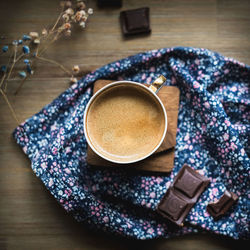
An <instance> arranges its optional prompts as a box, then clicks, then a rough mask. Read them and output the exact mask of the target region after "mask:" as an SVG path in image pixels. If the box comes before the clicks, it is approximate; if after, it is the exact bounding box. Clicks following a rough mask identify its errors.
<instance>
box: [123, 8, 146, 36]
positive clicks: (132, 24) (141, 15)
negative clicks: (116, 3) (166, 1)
mask: <svg viewBox="0 0 250 250" xmlns="http://www.w3.org/2000/svg"><path fill="white" fill-rule="evenodd" d="M120 21H121V27H122V32H123V34H124V35H125V36H126V35H133V34H139V33H149V32H150V31H151V29H150V22H149V8H148V7H145V8H140V9H133V10H125V11H122V12H121V13H120Z"/></svg>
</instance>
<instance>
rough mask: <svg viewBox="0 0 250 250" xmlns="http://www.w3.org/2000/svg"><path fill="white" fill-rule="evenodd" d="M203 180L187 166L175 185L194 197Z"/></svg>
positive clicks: (190, 196)
mask: <svg viewBox="0 0 250 250" xmlns="http://www.w3.org/2000/svg"><path fill="white" fill-rule="evenodd" d="M202 183H203V181H202V180H201V179H200V178H198V177H197V176H196V175H194V174H193V173H191V172H190V169H188V168H185V169H184V171H183V173H182V175H181V176H180V177H179V178H177V179H176V181H175V183H174V187H175V188H177V189H179V190H180V191H181V192H183V193H184V194H186V195H187V196H188V197H189V198H193V197H194V196H195V194H196V192H197V191H198V190H199V188H200V186H201V185H202Z"/></svg>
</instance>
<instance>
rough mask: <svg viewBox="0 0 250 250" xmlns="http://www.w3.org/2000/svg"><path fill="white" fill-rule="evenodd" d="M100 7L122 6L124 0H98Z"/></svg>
mask: <svg viewBox="0 0 250 250" xmlns="http://www.w3.org/2000/svg"><path fill="white" fill-rule="evenodd" d="M97 4H98V7H100V8H104V7H117V8H120V7H122V0H98V1H97Z"/></svg>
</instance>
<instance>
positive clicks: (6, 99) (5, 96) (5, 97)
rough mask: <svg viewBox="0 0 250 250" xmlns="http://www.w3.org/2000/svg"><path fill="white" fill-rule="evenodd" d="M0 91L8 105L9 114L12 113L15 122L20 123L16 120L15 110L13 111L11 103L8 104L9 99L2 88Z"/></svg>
mask: <svg viewBox="0 0 250 250" xmlns="http://www.w3.org/2000/svg"><path fill="white" fill-rule="evenodd" d="M0 93H1V94H2V96H3V98H4V100H5V102H6V103H7V105H8V107H9V109H10V111H11V114H12V116H13V117H14V119H15V120H16V122H17V124H20V122H19V120H18V118H17V115H16V112H15V111H14V109H13V107H12V106H11V104H10V102H9V99H8V97H7V95H6V94H5V93H4V92H3V90H2V89H0Z"/></svg>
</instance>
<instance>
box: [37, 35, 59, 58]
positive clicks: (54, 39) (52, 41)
mask: <svg viewBox="0 0 250 250" xmlns="http://www.w3.org/2000/svg"><path fill="white" fill-rule="evenodd" d="M60 34H61V32H59V31H58V33H57V34H56V35H55V36H54V38H53V39H52V40H51V41H50V42H49V43H47V46H45V47H44V48H43V50H41V51H40V52H39V51H37V56H38V54H39V55H42V54H43V53H44V52H45V51H46V50H47V49H48V47H49V46H50V45H51V44H52V43H54V42H55V41H56V40H57V39H58V37H59V35H60Z"/></svg>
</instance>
